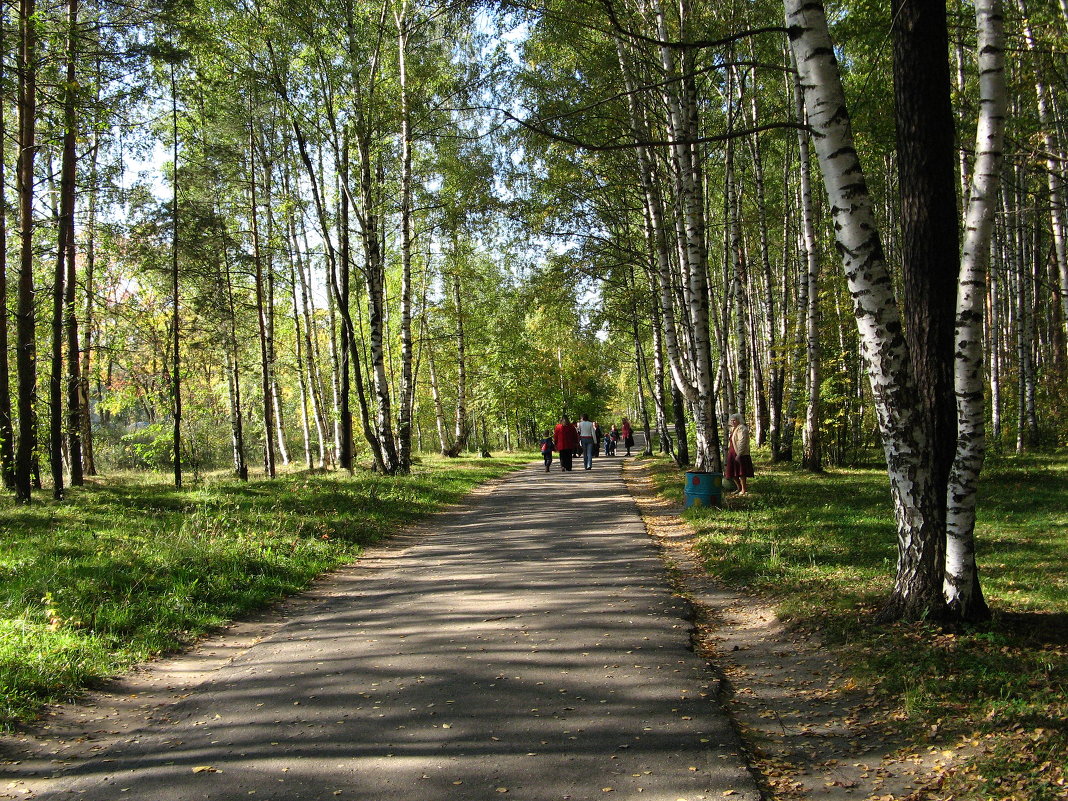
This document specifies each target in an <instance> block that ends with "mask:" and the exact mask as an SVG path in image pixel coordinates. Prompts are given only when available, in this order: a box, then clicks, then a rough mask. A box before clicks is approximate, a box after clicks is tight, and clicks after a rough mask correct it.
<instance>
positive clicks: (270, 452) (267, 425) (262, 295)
mask: <svg viewBox="0 0 1068 801" xmlns="http://www.w3.org/2000/svg"><path fill="white" fill-rule="evenodd" d="M253 110H254V100H253V97H252V94H251V93H250V94H249V129H248V131H249V136H248V159H249V170H248V174H249V219H251V221H252V263H253V265H254V266H255V269H256V329H257V333H258V334H259V343H260V394H261V400H262V409H263V471H264V473H266V474H267V478H274V477H275V464H274V407H273V404H272V402H271V359H270V343H269V342H268V338H267V327H268V324H267V315H268V314H269V311H268V309H267V302H266V287H265V282H266V278H265V276H264V271H263V254H262V253H261V252H260V222H259V220H260V209H259V200H258V196H257V188H258V184H259V179H258V178H257V175H256V133H255V130H254V128H253V124H252V122H253V121H252V114H253Z"/></svg>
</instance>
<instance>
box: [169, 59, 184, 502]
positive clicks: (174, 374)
mask: <svg viewBox="0 0 1068 801" xmlns="http://www.w3.org/2000/svg"><path fill="white" fill-rule="evenodd" d="M171 136H172V140H171V144H172V148H171V151H172V153H173V157H174V175H173V177H172V181H171V219H172V223H173V225H174V230H173V231H172V232H171V294H172V296H173V297H172V300H171V303H172V306H171V348H172V353H171V359H172V364H171V398H172V402H173V404H174V429H173V435H172V438H171V447H172V448H173V449H174V486H175V487H176V488H177V489H181V488H182V372H181V368H182V360H181V350H180V346H181V341H182V333H181V316H180V309H179V300H180V298H179V291H180V288H181V285H180V282H179V270H178V224H179V221H180V216H179V214H178V79H177V76H176V75H175V65H174V64H173V63H172V64H171Z"/></svg>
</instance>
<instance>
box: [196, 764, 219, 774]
mask: <svg viewBox="0 0 1068 801" xmlns="http://www.w3.org/2000/svg"><path fill="white" fill-rule="evenodd" d="M193 773H222V771H221V770H219V769H218V768H216V767H213V766H212V765H198V766H197V767H195V768H193Z"/></svg>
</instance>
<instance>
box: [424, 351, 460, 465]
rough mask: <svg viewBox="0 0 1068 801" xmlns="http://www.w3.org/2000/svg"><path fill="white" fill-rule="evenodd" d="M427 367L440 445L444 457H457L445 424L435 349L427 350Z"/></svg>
mask: <svg viewBox="0 0 1068 801" xmlns="http://www.w3.org/2000/svg"><path fill="white" fill-rule="evenodd" d="M426 361H427V366H428V367H429V368H430V397H431V398H432V399H433V401H434V422H435V424H436V426H437V431H438V443H439V444H440V445H441V455H442V456H455V455H456V454H454V453H452V444H451V443H450V442H449V431H448V426H447V425H446V424H445V407H444V406H443V405H442V403H441V389H440V387H439V385H438V371H437V369H436V368H435V365H434V349H433V348H431V347H428V348H427V354H426Z"/></svg>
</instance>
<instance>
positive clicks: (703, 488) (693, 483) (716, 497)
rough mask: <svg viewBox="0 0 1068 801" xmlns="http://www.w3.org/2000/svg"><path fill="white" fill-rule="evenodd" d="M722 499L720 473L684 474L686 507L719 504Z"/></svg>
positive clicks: (721, 477)
mask: <svg viewBox="0 0 1068 801" xmlns="http://www.w3.org/2000/svg"><path fill="white" fill-rule="evenodd" d="M722 500H723V474H722V473H696V472H694V473H687V474H686V508H687V509H689V508H690V507H691V506H694V505H695V504H696V505H697V506H719V505H720V504H721V501H722Z"/></svg>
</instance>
